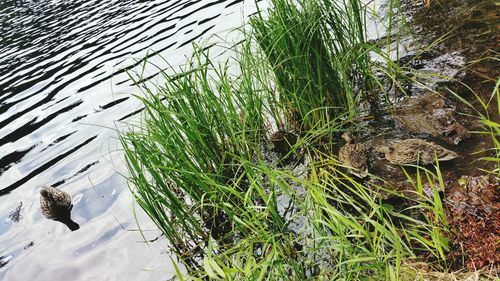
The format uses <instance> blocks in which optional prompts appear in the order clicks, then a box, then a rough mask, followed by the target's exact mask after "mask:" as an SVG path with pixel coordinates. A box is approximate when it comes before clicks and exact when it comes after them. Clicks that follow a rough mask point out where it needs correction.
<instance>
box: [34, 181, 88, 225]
mask: <svg viewBox="0 0 500 281" xmlns="http://www.w3.org/2000/svg"><path fill="white" fill-rule="evenodd" d="M40 208H41V209H42V214H43V215H44V216H45V217H46V218H48V219H51V220H55V221H59V222H62V223H64V224H65V225H66V226H67V227H68V228H69V229H70V230H71V231H75V230H77V229H79V228H80V226H79V225H78V224H77V223H76V222H74V221H73V220H72V219H71V209H73V203H72V201H71V196H70V195H69V194H68V193H66V192H64V191H62V190H60V189H57V188H55V187H52V186H44V187H42V190H41V191H40Z"/></svg>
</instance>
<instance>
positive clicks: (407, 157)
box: [377, 139, 458, 165]
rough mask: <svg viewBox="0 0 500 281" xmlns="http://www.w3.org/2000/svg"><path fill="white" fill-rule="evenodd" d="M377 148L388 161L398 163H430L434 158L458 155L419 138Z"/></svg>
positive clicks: (449, 158) (451, 157)
mask: <svg viewBox="0 0 500 281" xmlns="http://www.w3.org/2000/svg"><path fill="white" fill-rule="evenodd" d="M377 150H378V151H379V152H381V153H384V155H385V158H386V159H387V160H389V162H391V163H393V164H398V165H411V164H417V163H419V164H422V165H427V164H432V163H435V162H436V160H439V161H448V160H453V159H455V158H457V157H458V154H457V153H456V152H453V151H451V150H448V149H446V148H444V147H442V146H440V145H437V144H435V143H432V142H428V141H424V140H421V139H406V140H401V141H398V142H396V143H393V144H390V145H383V146H381V147H379V148H377Z"/></svg>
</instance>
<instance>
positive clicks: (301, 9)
mask: <svg viewBox="0 0 500 281" xmlns="http://www.w3.org/2000/svg"><path fill="white" fill-rule="evenodd" d="M271 3H272V7H271V8H270V9H269V10H268V11H267V13H266V12H265V11H259V13H258V14H257V16H255V17H253V18H252V19H251V20H250V26H251V27H252V28H253V31H254V33H255V41H256V42H257V44H258V45H259V47H260V49H261V50H262V51H263V53H264V54H265V56H266V58H267V62H268V63H269V65H270V67H271V68H272V70H273V73H274V77H275V82H276V89H277V92H278V93H279V103H280V104H282V105H283V107H285V110H287V111H291V112H295V113H296V114H295V115H293V116H292V117H293V118H292V120H288V124H287V125H288V127H291V128H292V129H295V130H300V127H301V126H302V127H303V129H304V130H308V129H311V128H315V127H317V126H323V125H325V124H328V122H329V121H330V120H331V119H333V118H335V117H337V116H339V114H345V113H347V114H349V115H351V117H353V116H355V115H357V112H359V103H360V101H362V100H364V99H366V98H367V97H368V98H371V99H370V100H371V101H373V100H375V99H374V96H375V95H376V93H374V90H375V89H374V85H375V84H374V83H373V73H372V71H373V69H372V62H371V60H370V58H369V55H368V51H369V48H368V47H367V45H366V44H365V30H364V11H363V7H362V6H361V3H360V2H359V1H329V0H322V1H309V0H299V1H291V0H272V1H271ZM297 127H298V128H297Z"/></svg>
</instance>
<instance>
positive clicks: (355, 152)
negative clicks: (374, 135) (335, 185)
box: [339, 132, 368, 178]
mask: <svg viewBox="0 0 500 281" xmlns="http://www.w3.org/2000/svg"><path fill="white" fill-rule="evenodd" d="M342 138H343V139H344V140H345V141H346V142H347V143H346V144H345V145H344V146H342V147H341V148H340V150H339V159H340V161H341V162H342V163H343V164H344V165H346V166H349V167H350V168H349V172H350V173H351V174H353V175H355V176H357V177H360V178H364V177H366V176H367V175H368V150H367V149H366V146H365V144H363V143H354V142H353V140H352V139H351V135H350V134H349V133H347V132H346V133H344V134H343V135H342Z"/></svg>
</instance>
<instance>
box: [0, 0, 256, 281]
mask: <svg viewBox="0 0 500 281" xmlns="http://www.w3.org/2000/svg"><path fill="white" fill-rule="evenodd" d="M253 2H254V1H248V3H247V2H246V1H245V2H244V1H243V0H236V1H235V0H227V1H226V0H199V1H189V0H104V1H102V0H95V1H91V0H86V1H85V0H78V1H77V0H64V1H63V0H45V1H38V0H2V1H1V3H0V19H1V25H0V54H1V56H0V280H166V279H168V278H169V277H170V276H172V275H173V269H172V267H171V266H169V264H170V259H169V257H170V256H169V254H168V253H167V252H165V248H166V247H165V245H166V242H165V240H163V239H161V238H160V239H158V240H155V241H154V242H151V243H145V242H144V239H143V238H142V236H141V234H140V233H139V231H137V229H138V227H137V224H136V221H135V216H137V217H138V218H139V220H140V221H141V225H140V226H141V229H142V230H143V231H144V233H145V235H146V238H147V239H151V240H154V239H155V238H156V237H157V236H158V235H159V232H158V231H157V230H156V228H155V227H154V225H152V224H151V223H150V222H149V220H148V219H147V217H146V215H145V214H144V213H143V212H142V211H141V210H140V208H137V207H136V206H135V205H134V203H133V199H132V197H131V195H130V192H129V191H128V189H127V185H126V182H125V180H124V179H123V177H122V176H121V175H120V174H119V172H124V171H125V169H124V164H123V160H122V155H121V153H120V151H119V144H118V142H117V140H116V133H115V132H114V130H113V129H114V128H117V127H118V128H119V129H123V128H124V127H125V125H124V124H123V123H117V122H116V121H118V120H130V119H127V118H129V117H130V116H131V115H133V113H134V112H135V111H137V110H138V109H139V108H140V106H139V104H138V102H137V101H136V100H135V99H134V98H133V97H131V95H132V94H134V93H138V90H137V89H136V88H135V87H134V86H132V85H130V84H131V83H130V81H129V80H128V76H127V74H126V73H125V71H126V70H134V69H136V68H137V67H138V66H140V64H141V62H143V60H142V58H144V57H145V56H146V54H148V53H149V54H154V55H153V56H151V57H150V60H151V61H152V62H154V63H156V64H157V65H166V63H165V62H164V61H163V60H162V59H161V58H160V55H161V57H163V58H165V59H166V60H167V61H168V63H169V64H172V65H178V64H180V63H182V62H183V61H184V57H185V55H187V54H189V53H190V51H191V44H190V43H191V42H192V41H193V40H194V41H200V40H203V39H206V38H207V37H208V36H209V35H211V34H225V33H226V31H227V30H228V29H230V28H233V27H236V26H239V25H241V23H242V20H243V19H244V18H246V17H247V16H248V14H250V13H252V12H254V7H253V6H254V5H253ZM156 72H157V70H156ZM156 72H155V70H154V69H152V70H146V74H147V75H146V76H150V77H152V81H156V80H155V79H156V78H155V76H154V74H156ZM137 116H138V115H136V116H135V117H132V118H137ZM42 185H53V186H57V187H58V188H60V189H62V190H64V191H66V192H68V193H70V194H71V195H72V196H73V201H74V205H75V206H74V208H73V212H72V217H73V219H74V220H75V221H76V222H77V223H79V224H80V229H79V230H78V231H75V232H71V231H69V230H68V229H67V227H66V226H65V225H63V224H61V223H59V222H55V221H51V220H47V219H46V218H44V217H43V216H42V214H41V211H40V209H39V191H40V187H41V186H42Z"/></svg>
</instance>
